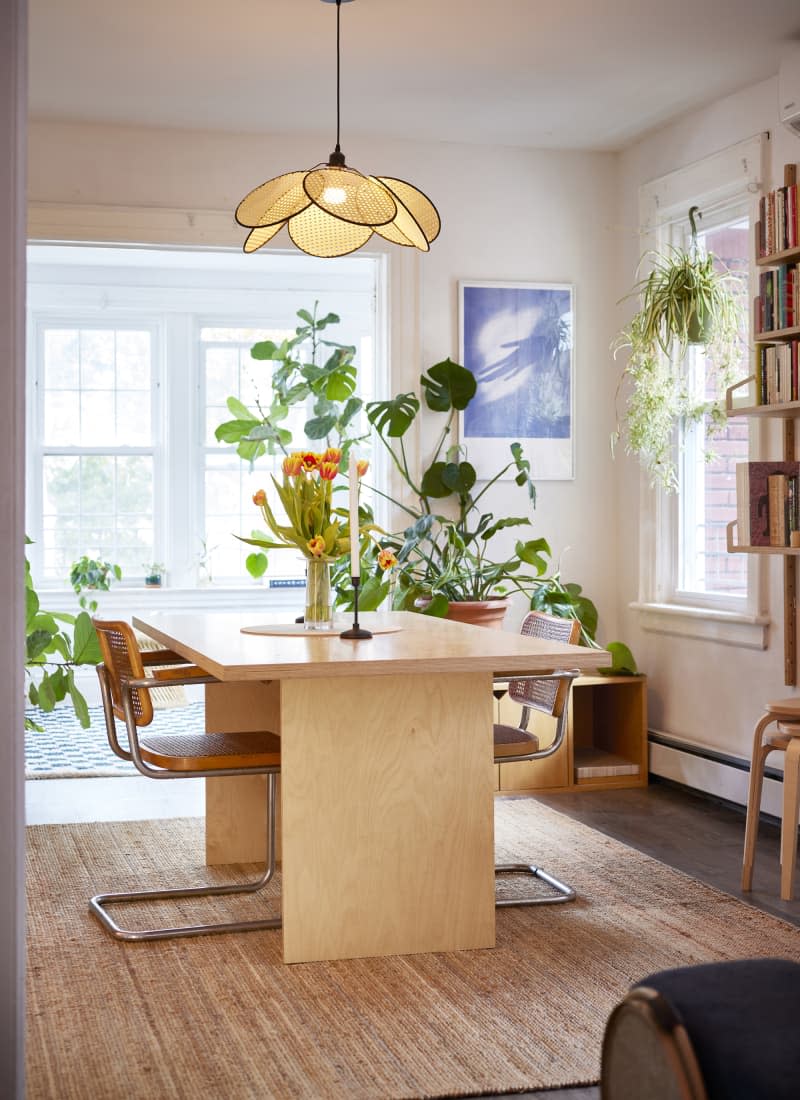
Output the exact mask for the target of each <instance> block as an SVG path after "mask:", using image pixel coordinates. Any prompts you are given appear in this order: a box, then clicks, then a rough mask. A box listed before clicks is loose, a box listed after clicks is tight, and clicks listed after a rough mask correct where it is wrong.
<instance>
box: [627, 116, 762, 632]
mask: <svg viewBox="0 0 800 1100" xmlns="http://www.w3.org/2000/svg"><path fill="white" fill-rule="evenodd" d="M766 148H767V136H766V135H764V134H759V135H757V136H756V137H754V138H751V139H748V140H747V141H743V142H739V143H738V144H737V145H733V146H731V147H729V148H728V149H724V150H722V151H721V152H719V153H715V154H713V155H711V156H709V157H705V158H704V159H703V160H701V161H697V162H696V163H694V164H692V165H689V166H687V167H685V168H681V169H678V170H677V171H675V172H671V173H670V174H669V175H667V176H663V177H661V178H660V179H657V180H654V181H652V182H651V183H648V184H645V185H644V186H642V187H641V188H640V192H639V207H640V210H639V213H640V224H641V225H642V227H643V229H642V240H641V245H642V252H645V251H647V250H648V249H655V248H658V247H659V246H663V244H665V243H667V241H668V240H669V231H670V226H671V225H673V224H674V223H675V222H678V221H683V220H684V219H685V218H686V216H687V212H688V210H689V207H690V206H693V205H697V206H699V207H700V209H701V210H702V211H704V212H707V214H708V217H709V224H713V220H712V218H713V214H714V212H715V211H720V210H723V209H733V208H735V207H736V204H737V203H742V202H747V203H748V204H749V206H750V212H749V213H750V234H751V244H750V253H751V255H752V247H753V246H752V235H753V231H754V227H755V221H756V216H757V201H758V196H759V194H760V191H761V188H762V181H763V179H764V177H765V172H764V157H765V153H766ZM703 228H705V225H704V226H703ZM750 271H751V287H750V290H751V291H752V278H753V276H752V272H753V265H752V264H751V265H750ZM751 297H752V294H749V295H748V298H751ZM750 447H751V451H752V450H753V449H754V441H753V438H752V436H751V442H750ZM678 520H679V515H678V501H677V499H676V496H675V494H668V493H666V492H665V491H664V490H663V489H661V488H660V487H653V486H651V484H650V480H649V478H648V477H647V475H646V474H644V473H642V475H641V477H640V531H641V538H640V561H639V599H638V601H637V602H636V603H634V604H633V605H632V606H633V607H634V608H636V609H637V610H639V612H640V622H641V625H642V628H643V629H645V630H650V631H655V632H658V633H663V634H673V635H678V636H683V637H691V638H702V639H705V640H711V641H716V642H721V643H723V644H728V645H737V646H744V647H747V648H753V649H764V648H765V647H766V644H767V635H766V631H767V627H768V624H769V617H768V615H767V614H766V613H765V612H764V606H765V604H764V569H763V563H762V562H761V560H760V559H759V558H758V556H757V555H752V556H750V557H749V558H748V569H747V576H748V583H747V595H746V596H744V597H731V596H730V595H723V594H720V595H712V594H701V593H695V592H686V591H681V590H680V589H678V588H677V586H676V583H675V582H676V578H677V577H678V576H679V563H678V560H677V554H678V553H679V546H678V531H679V522H678Z"/></svg>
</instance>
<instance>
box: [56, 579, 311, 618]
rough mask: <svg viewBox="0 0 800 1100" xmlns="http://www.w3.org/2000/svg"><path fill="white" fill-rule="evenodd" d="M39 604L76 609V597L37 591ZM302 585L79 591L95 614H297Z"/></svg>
mask: <svg viewBox="0 0 800 1100" xmlns="http://www.w3.org/2000/svg"><path fill="white" fill-rule="evenodd" d="M38 594H39V599H40V601H41V605H42V607H43V608H44V609H46V610H47V611H66V612H69V613H70V614H73V615H74V614H76V613H77V612H78V611H80V607H79V605H78V597H77V596H76V595H75V593H74V592H73V591H72V590H71V589H64V588H60V589H50V590H48V589H46V588H40V589H39V590H38ZM305 594H306V590H305V588H269V587H268V586H267V585H260V584H251V585H248V586H245V587H231V588H226V587H225V586H223V585H213V584H212V585H209V586H208V587H207V588H169V587H164V588H144V587H142V588H126V587H124V586H121V585H120V586H115V587H114V588H112V589H111V591H110V592H90V591H88V590H87V591H86V592H84V593H83V595H84V596H86V598H87V599H96V600H97V612H96V614H98V615H112V614H113V615H119V616H120V617H122V618H130V616H131V615H132V614H135V613H136V612H137V611H139V612H140V611H141V610H142V609H143V608H145V607H148V608H150V610H158V611H258V610H259V609H261V610H263V611H267V610H269V611H281V610H283V609H284V608H285V609H289V610H292V611H294V612H295V614H301V613H302V610H303V605H304V601H305Z"/></svg>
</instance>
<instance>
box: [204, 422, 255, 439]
mask: <svg viewBox="0 0 800 1100" xmlns="http://www.w3.org/2000/svg"><path fill="white" fill-rule="evenodd" d="M258 423H259V421H258V420H256V419H254V418H253V419H250V420H226V421H225V423H224V424H220V425H219V426H218V427H217V428H216V429H215V430H214V438H215V439H216V440H217V441H218V442H219V443H238V442H239V440H240V439H245V438H247V437H248V436H249V434H250V432H252V431H253V429H254V427H255V425H256V424H258Z"/></svg>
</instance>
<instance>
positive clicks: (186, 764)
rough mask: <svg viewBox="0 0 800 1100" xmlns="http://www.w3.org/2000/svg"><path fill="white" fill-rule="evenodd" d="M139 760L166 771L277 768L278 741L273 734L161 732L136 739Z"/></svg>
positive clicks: (279, 758) (279, 759)
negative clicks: (139, 755)
mask: <svg viewBox="0 0 800 1100" xmlns="http://www.w3.org/2000/svg"><path fill="white" fill-rule="evenodd" d="M139 748H140V752H141V755H142V759H143V760H145V761H146V762H147V763H148V764H154V765H156V766H157V767H159V768H169V769H170V771H199V770H201V769H202V770H213V769H214V768H263V767H271V766H273V767H278V766H280V762H281V739H280V737H277V736H276V735H275V734H274V733H265V732H264V733H262V732H259V733H164V734H148V735H147V736H146V737H140V739H139Z"/></svg>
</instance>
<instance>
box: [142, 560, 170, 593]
mask: <svg viewBox="0 0 800 1100" xmlns="http://www.w3.org/2000/svg"><path fill="white" fill-rule="evenodd" d="M164 569H165V566H164V563H163V562H160V561H153V562H150V564H149V565H145V567H144V585H145V588H160V587H161V584H162V581H163V578H164Z"/></svg>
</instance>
